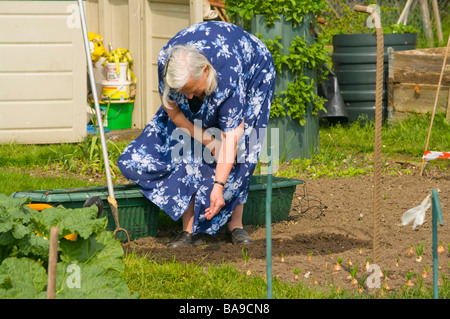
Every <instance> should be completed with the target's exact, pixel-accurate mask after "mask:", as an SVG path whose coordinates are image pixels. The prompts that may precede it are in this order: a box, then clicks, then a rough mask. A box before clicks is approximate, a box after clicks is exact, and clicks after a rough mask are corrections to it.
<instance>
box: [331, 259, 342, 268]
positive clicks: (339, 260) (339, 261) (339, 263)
mask: <svg viewBox="0 0 450 319" xmlns="http://www.w3.org/2000/svg"><path fill="white" fill-rule="evenodd" d="M341 263H342V258H338V259H337V263H336V265H334V268H333V269H334V270H342V266H341Z"/></svg>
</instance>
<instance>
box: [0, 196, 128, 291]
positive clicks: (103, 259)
mask: <svg viewBox="0 0 450 319" xmlns="http://www.w3.org/2000/svg"><path fill="white" fill-rule="evenodd" d="M30 202H31V200H30V198H29V197H25V198H11V197H8V196H6V195H4V194H0V298H9V299H11V298H18V299H28V298H33V299H35V298H46V288H47V268H48V258H49V246H50V245H49V239H48V238H49V234H50V228H51V227H52V226H57V227H58V240H59V245H58V263H57V275H56V279H57V283H56V295H55V297H56V298H129V297H130V295H129V290H128V287H127V284H126V282H125V280H124V279H123V277H122V275H123V272H124V269H125V265H124V262H123V249H122V246H121V244H120V242H119V241H118V240H116V239H115V238H114V236H113V234H112V232H108V231H105V227H106V224H107V220H106V218H100V219H97V206H95V205H94V206H92V207H87V208H79V209H65V208H64V207H62V206H59V207H52V208H47V209H45V210H44V211H42V212H40V211H37V210H33V209H31V208H30V207H28V206H27V204H29V203H30ZM37 233H38V234H39V236H38V235H37ZM72 233H76V234H78V236H77V238H76V240H75V241H71V240H67V239H66V238H64V236H66V235H68V234H72ZM134 297H136V296H134Z"/></svg>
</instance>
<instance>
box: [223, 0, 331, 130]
mask: <svg viewBox="0 0 450 319" xmlns="http://www.w3.org/2000/svg"><path fill="white" fill-rule="evenodd" d="M225 4H226V7H227V13H228V16H229V17H230V19H231V21H233V22H235V23H238V24H243V27H244V28H248V27H249V25H250V20H251V19H252V18H253V17H254V16H255V15H262V16H263V17H264V19H265V21H266V27H267V28H271V27H273V26H274V24H275V22H276V21H277V20H279V19H281V16H284V17H285V18H286V21H290V22H291V23H292V27H293V28H296V27H298V26H299V25H300V24H301V23H302V22H303V20H304V17H305V16H308V15H311V16H317V15H321V14H322V11H324V10H325V9H326V8H327V5H326V2H325V1H324V0H319V1H313V0H268V1H263V0H256V1H255V0H251V1H250V0H244V1H243V0H226V1H225ZM255 35H256V36H258V37H259V38H260V39H261V40H262V41H263V42H264V43H265V44H266V46H267V47H268V49H269V50H270V52H271V53H272V57H273V59H274V64H275V69H276V71H277V73H283V72H287V71H288V70H289V71H290V72H291V73H292V74H293V75H294V77H295V79H294V80H293V81H292V82H291V83H289V84H288V86H287V88H286V90H285V91H281V92H275V96H274V101H273V103H272V108H271V112H270V117H271V118H274V117H278V116H284V115H288V116H290V117H291V118H292V119H295V120H298V121H299V123H300V124H301V125H305V124H306V120H305V115H306V110H307V108H308V107H311V109H312V114H313V115H317V113H318V112H319V111H320V110H325V107H324V103H325V100H324V99H323V98H322V97H320V96H319V95H318V94H317V89H316V87H315V84H316V83H315V81H314V79H313V77H311V76H310V75H309V74H310V73H316V71H318V70H321V69H322V66H323V65H324V64H325V63H326V61H327V60H328V55H327V53H326V51H325V50H324V42H323V41H322V39H323V37H322V36H321V35H319V36H318V37H317V40H316V42H315V43H308V42H307V41H306V40H305V39H303V38H301V37H299V36H297V37H296V38H294V39H293V40H292V41H291V43H290V47H289V48H286V49H288V50H287V51H288V52H289V54H284V53H283V49H284V48H283V45H282V44H281V43H280V40H281V36H280V35H278V36H275V37H274V38H273V39H263V38H262V35H261V34H255ZM307 70H310V71H311V72H307ZM326 76H327V71H322V72H317V77H318V82H320V81H321V79H323V78H325V77H326Z"/></svg>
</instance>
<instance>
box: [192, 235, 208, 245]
mask: <svg viewBox="0 0 450 319" xmlns="http://www.w3.org/2000/svg"><path fill="white" fill-rule="evenodd" d="M205 243H206V241H205V234H202V233H200V234H197V235H193V236H192V240H191V245H192V246H202V245H204V244H205Z"/></svg>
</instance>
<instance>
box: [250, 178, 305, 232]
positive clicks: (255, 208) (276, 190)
mask: <svg viewBox="0 0 450 319" xmlns="http://www.w3.org/2000/svg"><path fill="white" fill-rule="evenodd" d="M303 183H304V182H303V181H301V180H298V179H293V178H286V177H276V176H273V177H272V200H271V212H272V222H273V223H278V222H280V221H283V220H287V218H288V216H289V212H290V211H291V206H292V199H293V198H294V193H295V190H296V187H297V185H301V184H303ZM266 193H267V175H253V176H252V179H251V180H250V186H249V192H248V197H247V202H246V203H245V205H244V213H243V216H242V224H244V225H265V224H266V201H265V200H263V199H265V197H266Z"/></svg>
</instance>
